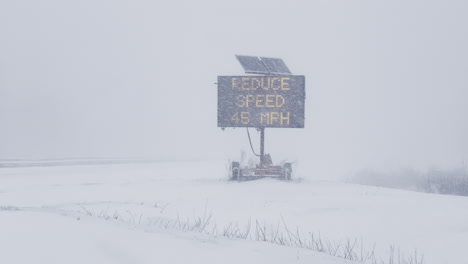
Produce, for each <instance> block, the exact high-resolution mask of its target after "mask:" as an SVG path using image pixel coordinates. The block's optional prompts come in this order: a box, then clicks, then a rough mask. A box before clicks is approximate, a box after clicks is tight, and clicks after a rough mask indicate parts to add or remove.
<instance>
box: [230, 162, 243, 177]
mask: <svg viewBox="0 0 468 264" xmlns="http://www.w3.org/2000/svg"><path fill="white" fill-rule="evenodd" d="M240 176H241V170H240V164H239V162H237V161H233V162H232V163H231V180H233V181H238V180H240Z"/></svg>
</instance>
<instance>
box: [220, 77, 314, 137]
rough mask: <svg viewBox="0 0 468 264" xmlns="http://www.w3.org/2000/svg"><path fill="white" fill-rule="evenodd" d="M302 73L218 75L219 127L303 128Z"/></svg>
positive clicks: (303, 96) (303, 88) (303, 87)
mask: <svg viewBox="0 0 468 264" xmlns="http://www.w3.org/2000/svg"><path fill="white" fill-rule="evenodd" d="M304 103H305V78H304V76H302V75H279V76H278V75H274V76H265V75H263V76H218V127H258V128H261V127H278V128H279V127H282V128H303V127H304Z"/></svg>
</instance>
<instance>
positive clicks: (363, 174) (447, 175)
mask: <svg viewBox="0 0 468 264" xmlns="http://www.w3.org/2000/svg"><path fill="white" fill-rule="evenodd" d="M349 182H352V183H357V184H363V185H371V186H380V187H388V188H396V189H405V190H413V191H420V192H427V193H439V194H452V195H461V196H468V169H467V168H457V169H430V170H428V171H427V172H418V171H416V170H413V169H404V170H399V171H397V172H387V173H383V172H379V171H373V170H363V171H360V172H358V173H356V174H355V175H354V176H353V177H351V178H350V179H349Z"/></svg>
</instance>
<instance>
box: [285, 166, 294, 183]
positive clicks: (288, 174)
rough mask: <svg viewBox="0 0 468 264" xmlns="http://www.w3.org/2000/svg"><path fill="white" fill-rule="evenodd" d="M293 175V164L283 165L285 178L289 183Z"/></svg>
mask: <svg viewBox="0 0 468 264" xmlns="http://www.w3.org/2000/svg"><path fill="white" fill-rule="evenodd" d="M291 175H292V164H291V163H285V164H284V165H283V178H284V179H285V180H287V181H290V180H291Z"/></svg>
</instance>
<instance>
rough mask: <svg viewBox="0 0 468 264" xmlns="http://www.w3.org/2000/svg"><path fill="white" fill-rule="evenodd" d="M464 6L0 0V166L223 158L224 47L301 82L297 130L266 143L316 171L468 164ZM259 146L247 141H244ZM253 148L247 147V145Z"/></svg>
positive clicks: (228, 67) (231, 148)
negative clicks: (301, 116) (267, 60)
mask: <svg viewBox="0 0 468 264" xmlns="http://www.w3.org/2000/svg"><path fill="white" fill-rule="evenodd" d="M466 14H468V2H466V1H461V0H460V1H456V0H447V1H435V0H425V1H422V0H404V1H403V0H392V1H375V0H372V1H371V0H362V1H353V0H342V1H337V0H327V1H325V0H323V1H272V0H262V1H247V0H240V1H229V2H228V1H215V0H211V1H205V0H201V1H149V0H148V1H110V0H108V1H102V0H93V1H91V0H83V1H61V0H55V1H54V0H43V1H32V0H22V1H1V2H0V126H1V127H0V159H42V158H89V157H100V158H108V157H112V158H115V157H122V158H127V157H131V158H135V157H142V158H156V159H199V158H221V159H227V158H228V157H231V158H234V157H236V156H238V153H239V151H240V150H241V149H245V150H247V151H250V150H249V149H248V141H247V137H246V134H245V130H244V129H235V130H232V129H228V130H226V131H224V132H222V131H221V129H219V128H217V122H216V118H217V115H216V111H217V110H216V107H217V98H216V96H217V91H216V85H215V84H214V83H215V82H216V78H217V76H218V75H239V74H243V72H242V68H241V67H240V65H239V64H238V62H237V61H236V60H235V58H234V54H243V55H259V56H268V57H282V58H283V59H284V60H285V62H286V63H287V64H288V66H289V68H290V69H291V71H292V72H293V73H294V74H301V75H305V76H306V92H307V99H306V128H305V129H269V130H268V129H267V132H266V140H267V152H271V154H272V156H273V159H274V160H275V159H276V160H278V159H283V158H286V157H289V158H292V159H295V160H298V161H299V163H300V164H303V166H304V164H306V166H308V167H309V168H310V169H311V170H313V171H315V172H317V173H325V174H326V173H330V174H332V173H346V172H349V171H352V170H355V169H360V168H399V167H406V166H411V167H415V168H428V167H432V166H437V167H445V166H459V165H461V163H462V162H463V160H465V161H467V160H468V116H467V114H468V104H467V103H466V102H467V98H468V74H467V73H468V49H467V48H466V47H468V27H467V25H468V16H467V15H466ZM256 140H257V139H256ZM255 143H256V142H255Z"/></svg>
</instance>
